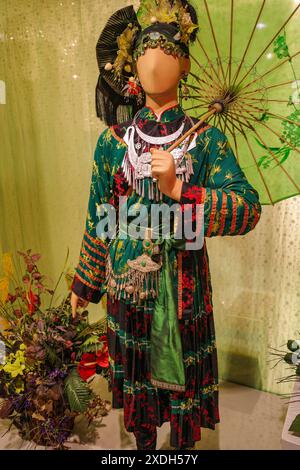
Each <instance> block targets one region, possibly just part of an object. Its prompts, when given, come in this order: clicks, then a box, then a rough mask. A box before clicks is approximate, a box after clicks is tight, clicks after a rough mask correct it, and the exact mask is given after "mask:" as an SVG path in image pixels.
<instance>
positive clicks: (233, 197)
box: [230, 191, 237, 233]
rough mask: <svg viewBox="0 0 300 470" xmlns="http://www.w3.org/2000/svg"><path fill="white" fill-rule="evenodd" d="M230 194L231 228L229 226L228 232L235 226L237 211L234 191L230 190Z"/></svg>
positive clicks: (232, 231) (233, 230) (231, 231)
mask: <svg viewBox="0 0 300 470" xmlns="http://www.w3.org/2000/svg"><path fill="white" fill-rule="evenodd" d="M230 194H231V200H232V212H233V214H232V222H231V228H230V233H234V232H235V227H236V211H237V204H236V197H235V193H234V192H233V191H230Z"/></svg>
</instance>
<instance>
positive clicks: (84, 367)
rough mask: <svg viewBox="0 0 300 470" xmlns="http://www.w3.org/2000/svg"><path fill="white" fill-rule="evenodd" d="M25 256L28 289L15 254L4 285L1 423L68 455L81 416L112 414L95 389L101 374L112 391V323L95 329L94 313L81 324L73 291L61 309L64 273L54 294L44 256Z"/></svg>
mask: <svg viewBox="0 0 300 470" xmlns="http://www.w3.org/2000/svg"><path fill="white" fill-rule="evenodd" d="M18 253H19V255H20V256H21V257H22V258H23V261H24V262H25V272H24V274H23V276H22V281H21V283H18V282H17V281H16V279H15V278H14V274H13V272H14V269H13V264H12V260H11V257H10V256H9V255H7V254H6V255H4V256H3V271H4V273H5V276H4V277H3V278H2V279H0V317H1V320H2V331H0V418H3V419H8V420H9V421H10V423H11V425H15V426H16V427H17V428H18V430H19V433H20V435H21V436H22V438H23V439H24V440H31V441H33V442H35V443H36V444H39V445H44V446H51V447H54V448H65V442H66V440H67V439H68V437H69V436H70V434H71V433H72V429H73V426H74V420H75V417H76V416H77V415H80V414H84V415H85V416H86V417H87V419H88V422H89V423H90V422H91V421H92V420H93V419H96V418H97V419H102V416H104V415H106V414H107V413H108V411H109V409H110V408H111V406H110V402H108V401H106V400H101V398H100V396H99V395H95V393H94V392H93V390H92V388H91V382H92V380H93V379H94V378H95V377H96V375H97V374H100V375H101V376H103V377H104V378H105V379H106V380H107V381H108V386H109V390H110V387H111V385H110V375H109V361H108V345H107V336H106V321H105V319H101V320H100V321H99V322H97V323H94V324H89V322H88V312H87V311H86V310H85V311H81V312H80V313H78V314H77V317H76V319H73V318H72V308H71V304H70V298H71V291H69V292H68V293H67V295H66V296H65V298H63V300H62V301H61V302H60V303H59V305H57V306H53V305H52V304H53V299H54V294H55V291H56V289H57V286H58V284H59V282H60V280H61V278H62V276H63V274H64V272H62V273H61V275H60V278H59V280H58V282H57V284H56V287H55V289H54V290H51V289H49V288H48V287H47V285H46V284H45V281H46V276H44V275H42V274H41V273H40V271H39V269H38V266H37V262H38V260H39V259H40V255H39V254H32V253H31V250H28V251H27V252H25V253H22V252H18ZM69 277H71V276H70V275H69ZM66 278H68V275H67V276H66ZM10 285H14V289H13V292H9V286H10ZM69 286H70V282H69ZM44 303H47V305H46V307H44V308H42V306H41V305H42V304H44ZM3 322H5V323H4V324H3Z"/></svg>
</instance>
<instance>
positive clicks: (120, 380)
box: [107, 295, 220, 448]
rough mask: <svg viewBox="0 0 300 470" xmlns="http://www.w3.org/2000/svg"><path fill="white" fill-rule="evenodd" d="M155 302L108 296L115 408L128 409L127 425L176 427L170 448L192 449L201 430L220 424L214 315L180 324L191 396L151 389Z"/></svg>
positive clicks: (130, 428) (198, 316)
mask: <svg viewBox="0 0 300 470" xmlns="http://www.w3.org/2000/svg"><path fill="white" fill-rule="evenodd" d="M153 312H154V301H153V300H146V301H144V303H143V305H136V304H130V303H127V302H125V301H124V300H113V299H112V298H110V296H109V295H108V296H107V336H108V349H109V371H110V378H111V392H112V407H113V408H124V425H125V428H126V430H127V431H128V432H134V430H135V429H137V428H138V427H139V426H140V425H141V424H143V425H144V424H146V423H148V424H151V425H156V426H158V427H160V426H161V425H162V424H163V423H164V422H166V421H169V422H170V446H172V447H175V448H180V447H181V446H188V447H192V446H193V445H194V444H195V442H196V441H199V440H200V439H201V427H203V428H210V429H215V425H216V423H218V422H219V421H220V418H219V406H218V394H219V390H218V362H217V349H216V342H215V327H214V319H213V313H212V312H210V313H207V312H206V311H205V310H202V309H200V310H199V311H198V312H192V314H189V315H183V317H182V319H179V320H178V322H179V328H180V334H181V341H182V349H183V360H184V370H185V376H186V390H185V391H184V392H174V391H170V390H164V389H160V388H156V387H154V386H153V385H152V384H151V381H150V378H151V374H150V357H151V356H150V354H151V321H152V317H153Z"/></svg>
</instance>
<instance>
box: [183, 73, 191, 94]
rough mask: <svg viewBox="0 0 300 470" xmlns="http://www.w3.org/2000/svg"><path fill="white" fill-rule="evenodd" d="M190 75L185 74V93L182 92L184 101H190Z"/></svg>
mask: <svg viewBox="0 0 300 470" xmlns="http://www.w3.org/2000/svg"><path fill="white" fill-rule="evenodd" d="M188 75H189V74H188V73H187V72H185V73H184V76H183V92H182V97H183V99H184V100H188V99H189V96H190V92H189V89H188V86H187V79H188Z"/></svg>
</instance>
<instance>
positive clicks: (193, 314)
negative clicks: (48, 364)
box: [72, 0, 261, 448]
mask: <svg viewBox="0 0 300 470" xmlns="http://www.w3.org/2000/svg"><path fill="white" fill-rule="evenodd" d="M157 4H158V5H157ZM196 25H197V18H196V15H195V11H194V10H193V9H192V8H191V6H190V5H189V4H188V3H187V2H186V1H183V0H181V1H180V0H177V1H175V2H170V1H169V0H163V1H160V2H155V1H153V0H151V1H150V0H148V1H144V2H143V3H142V5H141V9H140V10H139V12H138V14H136V13H135V11H134V9H133V8H132V7H126V8H123V9H122V10H119V11H117V12H116V13H115V14H114V15H113V16H112V17H111V18H110V20H109V21H108V23H107V25H106V27H105V28H104V30H103V32H102V34H101V35H100V38H99V41H98V43H97V57H98V63H99V70H100V75H99V80H98V83H97V87H96V109H97V115H98V116H99V117H100V118H102V119H103V120H104V121H105V122H106V123H107V128H106V129H105V130H104V131H103V132H102V133H101V135H100V136H99V138H98V142H97V145H96V149H95V154H94V163H93V171H92V180H91V186H90V198H89V204H88V212H87V218H86V228H85V232H84V236H83V241H82V247H81V252H80V259H79V263H78V265H77V268H76V274H75V276H74V280H73V284H72V290H73V291H74V292H75V293H76V294H77V295H78V296H80V297H81V298H84V299H87V300H89V301H90V302H94V303H98V302H99V301H100V299H101V297H102V295H103V294H104V293H106V294H107V334H108V344H109V361H110V373H111V384H112V406H113V407H114V408H124V424H125V428H126V430H127V431H129V432H134V434H135V436H136V437H137V441H138V448H155V441H156V426H161V425H162V424H163V423H164V422H165V421H170V426H171V437H170V445H171V446H173V447H176V448H184V447H192V446H193V445H194V444H195V442H196V441H198V440H200V438H201V427H207V428H210V429H214V428H215V424H216V423H218V422H219V419H220V418H219V408H218V367H217V349H216V338H215V328H214V320H213V302H212V286H211V278H210V271H209V260H208V254H207V250H206V243H205V237H213V236H218V235H219V236H225V235H231V236H233V235H245V234H246V233H248V232H249V231H250V230H252V229H254V227H255V226H256V224H257V222H258V220H259V218H260V214H261V205H260V202H259V196H258V193H257V191H256V190H255V189H254V188H253V187H252V186H251V185H250V183H249V182H248V181H247V179H246V177H245V174H244V173H243V171H242V170H241V168H240V166H239V164H238V162H237V160H236V157H235V155H234V153H233V151H232V148H231V147H230V144H229V142H228V139H227V137H226V136H225V135H224V134H223V133H222V132H221V131H220V130H219V129H218V128H216V127H214V126H211V125H209V124H208V123H205V122H204V123H203V124H202V125H201V126H200V128H199V129H198V130H197V131H196V132H195V133H193V134H192V135H191V136H189V138H187V139H186V140H184V141H183V142H182V143H181V144H180V146H179V147H177V148H176V149H174V150H173V151H172V152H171V153H172V154H173V156H174V159H175V164H176V174H177V177H178V178H181V179H182V181H183V186H182V193H181V200H180V202H179V207H180V209H181V212H182V213H183V214H184V213H185V211H186V207H188V208H189V209H191V213H190V214H191V215H190V221H192V223H193V224H195V223H196V218H197V217H199V212H198V207H199V205H201V207H202V214H201V217H203V225H202V230H203V236H204V243H203V245H202V246H201V247H200V248H199V249H186V247H187V242H188V240H187V239H186V238H185V237H184V235H182V237H181V238H180V239H178V238H176V239H175V237H174V233H172V236H171V237H169V238H166V237H163V236H161V232H159V236H158V237H154V236H153V233H154V232H155V230H158V227H156V228H154V229H153V226H152V230H149V229H148V230H146V231H145V232H144V233H145V236H144V237H143V239H138V238H134V237H132V236H128V234H127V237H126V236H125V237H124V231H126V227H123V226H121V224H120V220H119V215H118V214H120V213H121V211H123V210H125V212H126V214H127V215H128V214H130V210H133V209H136V208H138V207H140V206H141V205H142V204H143V205H144V206H146V208H149V209H150V206H151V205H153V204H158V205H167V207H171V206H172V205H173V204H174V203H175V202H176V201H174V200H172V199H170V198H168V197H167V196H165V195H164V194H162V193H160V191H159V189H158V185H157V181H155V179H153V178H152V177H151V154H150V148H151V147H156V148H162V149H164V150H167V149H168V148H169V147H170V145H171V144H172V143H174V142H175V141H176V140H177V139H178V137H179V136H181V135H183V134H184V133H185V132H186V131H187V130H188V129H190V128H191V127H192V126H193V125H194V124H195V123H196V122H197V119H196V118H193V117H190V116H188V115H186V114H185V112H184V111H183V109H182V106H181V105H180V104H176V105H174V106H171V107H168V108H164V109H163V110H162V112H161V113H160V114H156V112H155V111H154V110H153V109H151V108H150V107H148V106H146V105H145V96H144V93H143V90H142V89H141V87H140V85H139V83H138V81H137V79H136V77H135V76H134V72H135V68H134V60H135V59H136V58H137V57H138V56H139V55H140V54H143V53H145V50H146V49H147V47H161V48H162V49H163V50H164V51H165V52H166V53H171V54H175V55H177V56H178V55H183V56H188V53H189V49H188V45H189V42H190V41H191V40H192V39H193V37H194V35H195V33H196ZM120 196H126V197H127V199H126V204H124V201H125V199H123V200H120V199H119V197H120ZM120 201H121V203H120ZM104 203H106V204H111V205H112V206H113V207H114V208H116V213H117V215H118V220H117V224H116V227H117V229H116V230H115V231H114V233H113V234H112V233H111V234H110V237H109V238H108V239H104V238H103V232H101V230H100V229H99V221H100V219H101V217H100V213H101V210H100V208H101V207H103V206H102V204H104ZM125 207H126V209H124V208H125ZM102 215H103V214H102ZM175 219H176V217H175ZM176 220H177V219H176ZM180 220H182V219H180ZM185 223H186V222H185ZM182 225H183V226H184V223H183V224H182ZM182 225H181V226H182ZM133 226H134V224H133ZM161 228H162V227H161V225H160V226H159V230H161ZM159 230H158V231H159Z"/></svg>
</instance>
